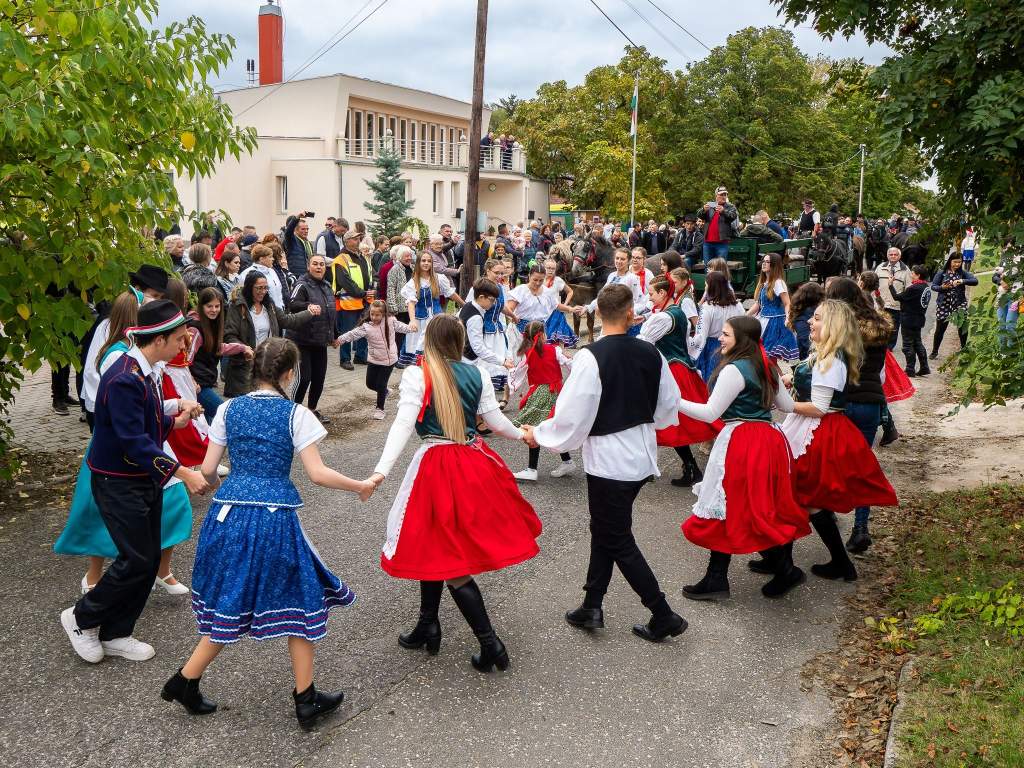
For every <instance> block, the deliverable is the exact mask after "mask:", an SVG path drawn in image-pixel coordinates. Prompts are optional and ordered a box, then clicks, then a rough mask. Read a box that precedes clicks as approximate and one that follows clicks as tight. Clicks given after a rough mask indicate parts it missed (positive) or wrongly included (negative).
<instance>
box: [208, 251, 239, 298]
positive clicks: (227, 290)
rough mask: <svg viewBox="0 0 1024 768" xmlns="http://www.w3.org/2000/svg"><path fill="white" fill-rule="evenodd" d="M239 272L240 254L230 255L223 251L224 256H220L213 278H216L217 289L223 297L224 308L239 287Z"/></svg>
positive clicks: (228, 252)
mask: <svg viewBox="0 0 1024 768" xmlns="http://www.w3.org/2000/svg"><path fill="white" fill-rule="evenodd" d="M241 271H242V256H241V253H232V252H231V251H228V250H226V249H225V253H224V255H223V256H221V259H220V262H219V263H218V264H217V271H216V272H214V277H216V278H217V287H218V288H219V289H220V292H221V294H223V296H224V303H225V306H226V305H227V302H229V301H231V300H232V299H233V298H234V292H235V289H236V288H237V287H238V286H239V285H241V280H240V279H239V275H240V273H241Z"/></svg>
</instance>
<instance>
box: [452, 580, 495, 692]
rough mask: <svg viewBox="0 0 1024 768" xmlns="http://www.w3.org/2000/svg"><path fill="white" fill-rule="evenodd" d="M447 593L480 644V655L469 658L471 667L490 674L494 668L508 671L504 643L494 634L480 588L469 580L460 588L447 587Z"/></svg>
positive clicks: (475, 654)
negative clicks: (450, 595)
mask: <svg viewBox="0 0 1024 768" xmlns="http://www.w3.org/2000/svg"><path fill="white" fill-rule="evenodd" d="M448 591H449V592H451V593H452V598H453V599H454V600H455V604H456V605H457V606H459V610H460V611H461V612H462V615H463V616H464V617H465V618H466V623H467V624H469V628H470V629H472V630H473V634H474V635H476V639H477V640H478V641H479V642H480V653H474V654H473V655H472V657H470V662H471V663H472V664H473V667H474V668H475V669H476V670H477V671H479V672H490V671H492V670H493V669H494V667H495V666H497V667H498V669H508V665H509V663H510V662H509V658H508V651H506V650H505V645H504V643H502V642H501V640H500V639H499V638H498V636H497V635H496V634H494V628H493V627H492V626H491V620H490V618H489V617H488V616H487V607H486V606H485V605H484V596H483V595H481V594H480V587H478V586H477V584H476V582H475V581H473V579H470V580H469V581H467V582H466V583H465V584H463V585H462V586H461V587H453V586H452V585H451V584H449V585H448Z"/></svg>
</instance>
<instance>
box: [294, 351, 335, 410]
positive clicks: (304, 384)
mask: <svg viewBox="0 0 1024 768" xmlns="http://www.w3.org/2000/svg"><path fill="white" fill-rule="evenodd" d="M298 347H299V354H300V355H301V357H300V358H299V386H298V387H297V388H296V389H295V402H296V403H301V402H302V401H303V399H304V398H305V397H306V390H307V389H308V390H309V410H311V411H315V410H316V407H317V405H319V403H320V395H322V394H323V391H324V381H325V380H326V379H327V347H325V346H322V345H319V344H299V345H298Z"/></svg>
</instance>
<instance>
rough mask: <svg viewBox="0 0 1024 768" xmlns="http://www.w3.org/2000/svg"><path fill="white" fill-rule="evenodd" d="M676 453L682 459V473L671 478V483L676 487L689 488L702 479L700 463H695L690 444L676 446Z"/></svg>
mask: <svg viewBox="0 0 1024 768" xmlns="http://www.w3.org/2000/svg"><path fill="white" fill-rule="evenodd" d="M676 453H678V454H679V458H681V459H682V460H683V475H682V477H677V478H675V479H673V480H672V481H671V482H672V485H674V486H676V487H678V488H689V487H690V486H692V485H694V484H695V483H699V482H700V481H701V480H703V479H704V473H703V472H701V469H700V465H699V464H697V460H696V459H695V458H694V457H693V452H692V451H691V450H690V446H688V445H687V446H683V447H682V448H676Z"/></svg>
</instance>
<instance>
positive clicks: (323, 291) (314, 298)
mask: <svg viewBox="0 0 1024 768" xmlns="http://www.w3.org/2000/svg"><path fill="white" fill-rule="evenodd" d="M326 274H327V262H326V260H325V259H324V257H323V256H321V255H320V254H318V253H315V254H313V256H312V257H311V258H310V260H309V271H308V272H307V273H306V274H304V275H303V276H302V277H300V278H299V279H298V280H297V281H296V283H295V287H294V288H293V289H292V293H291V298H290V299H289V301H288V309H289V311H291V312H302V311H304V310H307V309H309V308H310V307H311V306H314V305H315V306H317V307H319V308H320V311H319V313H318V314H316V315H315V316H314V317H313V319H312V320H311V321H310V322H308V323H306V324H305V325H302V326H300V327H299V328H295V329H293V330H289V331H288V333H287V336H288V338H289V339H291V340H292V341H294V342H295V344H296V346H298V348H299V355H300V358H299V383H298V386H297V387H296V389H295V402H296V403H301V402H302V401H303V399H304V398H305V397H306V391H307V389H308V391H309V402H308V407H309V410H311V411H312V412H313V413H314V414H315V415H316V417H317V418H318V419H320V422H321V423H322V424H330V419H328V418H327V417H326V416H322V415H321V414H320V411H318V410H317V406H318V405H319V404H320V395H321V394H323V391H324V381H326V379H327V347H328V345H330V346H334V347H337V346H339V344H338V332H337V310H336V308H335V303H334V292H333V291H332V290H331V286H330V284H329V283H328V282H327V280H326V279H325V277H326Z"/></svg>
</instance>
